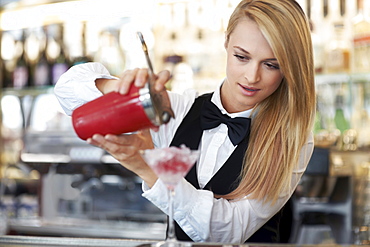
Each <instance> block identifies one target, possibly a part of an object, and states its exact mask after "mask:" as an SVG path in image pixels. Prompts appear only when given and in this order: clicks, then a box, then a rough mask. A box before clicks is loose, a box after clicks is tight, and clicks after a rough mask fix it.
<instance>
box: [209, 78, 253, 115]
mask: <svg viewBox="0 0 370 247" xmlns="http://www.w3.org/2000/svg"><path fill="white" fill-rule="evenodd" d="M222 84H223V82H222V83H220V85H219V86H218V88H217V90H215V92H214V93H213V95H212V98H211V101H212V103H213V104H215V105H216V106H217V107H218V108H219V109H220V110H221V112H222V113H223V114H227V115H229V116H230V117H247V118H249V117H251V115H252V111H253V108H252V109H249V110H246V111H241V112H235V113H228V112H227V111H226V110H225V108H224V107H223V106H222V103H221V95H220V93H221V86H222Z"/></svg>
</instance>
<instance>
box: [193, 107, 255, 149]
mask: <svg viewBox="0 0 370 247" xmlns="http://www.w3.org/2000/svg"><path fill="white" fill-rule="evenodd" d="M200 122H201V126H202V129H203V130H207V129H213V128H215V127H217V126H219V125H220V124H221V123H224V124H226V125H227V128H228V134H229V138H230V140H231V142H232V143H233V144H234V146H235V145H238V144H239V143H240V142H241V141H242V140H243V139H244V137H245V136H246V135H247V133H248V132H249V128H250V124H251V119H250V118H245V117H235V118H231V117H229V116H228V115H226V114H222V113H221V111H220V109H218V107H217V106H216V105H215V104H213V103H212V102H211V101H209V100H207V101H205V102H204V104H203V107H202V114H201V116H200Z"/></svg>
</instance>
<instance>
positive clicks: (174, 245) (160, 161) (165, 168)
mask: <svg viewBox="0 0 370 247" xmlns="http://www.w3.org/2000/svg"><path fill="white" fill-rule="evenodd" d="M198 156H199V151H198V150H190V149H189V148H187V147H186V146H184V145H182V146H181V147H168V148H158V149H147V150H144V151H143V152H142V157H143V158H144V160H145V162H146V163H147V164H148V165H149V166H150V167H151V168H152V169H153V171H154V172H155V174H157V176H158V178H159V179H160V180H161V181H162V182H163V183H164V184H165V185H166V187H167V189H168V196H169V201H168V203H169V205H168V216H169V220H168V227H167V238H166V240H165V241H163V242H159V243H157V244H155V246H162V247H163V246H166V247H178V246H184V245H183V243H181V242H179V241H178V240H177V238H176V235H175V226H174V218H173V215H174V212H173V199H174V196H175V187H176V185H177V184H178V183H179V182H180V180H181V179H182V178H183V177H184V176H185V175H186V174H187V173H188V172H189V170H190V168H191V167H192V166H193V165H194V163H195V162H196V160H197V159H198Z"/></svg>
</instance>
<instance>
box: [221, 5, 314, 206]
mask: <svg viewBox="0 0 370 247" xmlns="http://www.w3.org/2000/svg"><path fill="white" fill-rule="evenodd" d="M246 17H247V18H249V19H251V20H253V21H255V22H256V23H257V25H258V26H259V28H260V30H261V32H262V33H263V35H264V37H265V38H266V39H267V41H268V43H269V44H270V46H271V48H272V50H273V52H274V54H275V57H276V58H277V60H278V63H279V66H280V69H281V71H282V73H283V75H284V78H283V81H282V83H281V85H280V86H279V88H278V89H277V90H276V91H275V92H274V93H273V94H272V95H271V96H270V97H268V98H267V99H265V100H264V101H262V102H260V103H259V104H258V105H257V107H256V108H255V110H256V111H255V113H256V114H255V115H254V117H253V119H252V127H251V135H250V139H249V143H250V144H249V147H248V149H247V151H246V154H245V157H244V167H243V171H242V173H241V176H240V183H239V185H238V187H237V188H236V189H235V190H234V191H232V192H231V193H230V194H228V195H224V196H222V198H226V199H237V198H242V197H244V196H246V195H248V198H251V199H257V200H262V201H270V202H271V203H274V202H276V200H277V199H278V196H279V194H280V193H281V192H283V191H287V190H288V189H289V188H290V182H291V174H292V172H293V169H294V167H295V166H296V165H297V164H298V159H299V155H300V151H301V149H302V147H303V145H304V144H305V142H306V141H307V138H308V135H309V133H310V130H311V128H312V123H313V120H314V115H315V104H316V102H315V85H314V70H313V55H312V43H311V36H310V35H311V34H310V29H309V24H308V20H307V18H306V16H305V14H304V12H303V11H302V9H301V7H300V6H299V4H298V3H297V2H295V1H294V0H243V1H241V2H240V3H239V5H238V6H237V7H236V9H235V10H234V12H233V14H232V15H231V17H230V20H229V24H228V27H227V30H226V42H228V40H229V37H230V35H232V32H233V30H234V29H235V26H236V25H237V24H238V22H239V20H241V19H243V18H246ZM246 32H248V30H246Z"/></svg>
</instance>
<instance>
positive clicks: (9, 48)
mask: <svg viewBox="0 0 370 247" xmlns="http://www.w3.org/2000/svg"><path fill="white" fill-rule="evenodd" d="M16 47H17V43H16V38H15V34H14V32H11V31H2V33H1V48H0V51H1V54H0V55H1V56H0V59H1V62H2V63H1V66H2V67H1V70H2V85H1V86H2V87H3V88H7V87H12V86H13V71H14V66H15V57H16V50H17V49H16Z"/></svg>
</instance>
